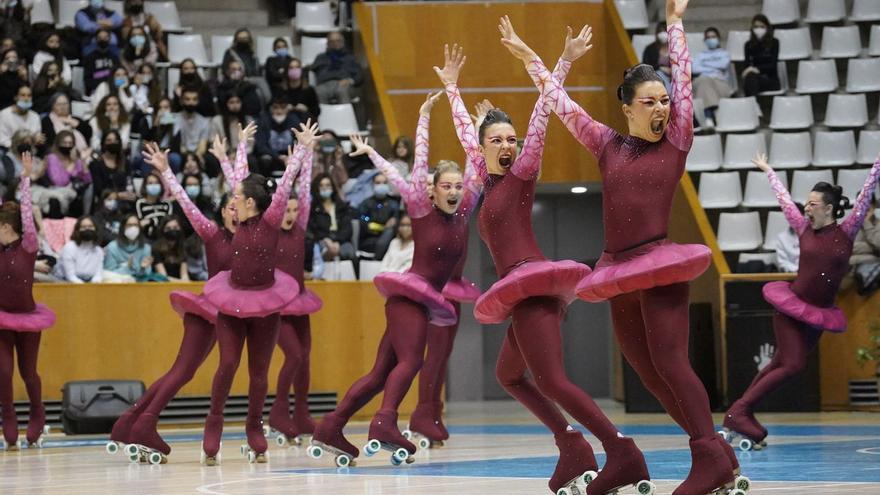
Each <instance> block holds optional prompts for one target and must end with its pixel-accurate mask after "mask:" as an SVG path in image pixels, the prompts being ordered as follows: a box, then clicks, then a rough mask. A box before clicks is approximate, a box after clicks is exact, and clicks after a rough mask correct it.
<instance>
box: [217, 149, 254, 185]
mask: <svg viewBox="0 0 880 495" xmlns="http://www.w3.org/2000/svg"><path fill="white" fill-rule="evenodd" d="M220 168H221V169H223V175H224V176H226V185H228V186H229V190H230V191H232V190H233V189H235V186H236V185H238V184H239V183H240V182H241V181H243V180H244V179H245V178H246V177H247V176H248V174H249V173H250V170H248V162H247V142H244V141H242V142H239V143H238V148H237V149H236V150H235V165H231V164H230V163H229V158H228V157H227V158H225V159H223V160H220Z"/></svg>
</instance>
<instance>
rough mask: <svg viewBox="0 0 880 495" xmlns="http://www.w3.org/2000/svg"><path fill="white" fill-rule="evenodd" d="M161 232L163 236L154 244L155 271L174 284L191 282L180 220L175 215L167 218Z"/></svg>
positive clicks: (160, 228)
mask: <svg viewBox="0 0 880 495" xmlns="http://www.w3.org/2000/svg"><path fill="white" fill-rule="evenodd" d="M159 232H160V233H161V235H160V236H159V238H158V239H157V240H156V241H155V242H154V243H153V269H154V270H156V273H158V274H160V275H165V276H166V277H168V279H169V280H171V281H173V282H189V271H188V270H187V267H186V253H185V252H184V249H183V242H184V237H183V231H182V230H181V224H180V220H178V219H177V216H175V215H168V216H166V217H165V218H164V219H163V220H162V224H161V225H160V227H159Z"/></svg>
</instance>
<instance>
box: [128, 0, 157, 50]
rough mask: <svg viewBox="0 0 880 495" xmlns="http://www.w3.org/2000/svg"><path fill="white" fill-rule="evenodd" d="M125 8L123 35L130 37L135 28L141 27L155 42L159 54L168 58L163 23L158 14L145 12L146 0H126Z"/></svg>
mask: <svg viewBox="0 0 880 495" xmlns="http://www.w3.org/2000/svg"><path fill="white" fill-rule="evenodd" d="M123 10H124V11H125V18H124V19H123V20H122V37H123V38H125V39H128V38H129V35H130V34H131V32H132V30H133V29H134V28H136V27H137V28H141V29H143V31H144V33H146V34H147V35H148V36H149V37H150V40H152V42H153V43H154V44H155V47H156V50H158V52H159V55H160V56H161V57H162V58H163V59H167V58H168V51H167V48H166V47H165V41H164V40H165V37H164V34H163V32H162V25H161V24H160V23H159V20H158V19H156V16H154V15H153V14H149V13H146V12H144V0H125V6H124V7H123Z"/></svg>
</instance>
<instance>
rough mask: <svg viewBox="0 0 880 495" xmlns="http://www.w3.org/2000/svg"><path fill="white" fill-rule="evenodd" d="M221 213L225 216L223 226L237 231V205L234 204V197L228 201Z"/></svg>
mask: <svg viewBox="0 0 880 495" xmlns="http://www.w3.org/2000/svg"><path fill="white" fill-rule="evenodd" d="M220 215H221V216H222V217H223V226H224V227H226V230H228V231H230V232H232V233H235V207H234V206H233V205H232V199H229V200H228V201H227V202H226V206H224V207H223V209H222V210H221V211H220Z"/></svg>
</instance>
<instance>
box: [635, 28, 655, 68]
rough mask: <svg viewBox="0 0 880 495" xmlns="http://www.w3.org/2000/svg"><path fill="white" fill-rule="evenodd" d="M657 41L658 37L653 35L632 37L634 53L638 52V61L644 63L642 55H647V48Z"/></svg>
mask: <svg viewBox="0 0 880 495" xmlns="http://www.w3.org/2000/svg"><path fill="white" fill-rule="evenodd" d="M656 40H657V36H655V35H653V34H634V35H633V37H632V47H633V51H634V52H636V59H637V60H638V61H639V63H641V62H642V55H644V54H645V48H646V47H647V46H648V45H650V44H651V43H653V42H654V41H656Z"/></svg>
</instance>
